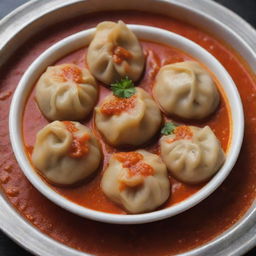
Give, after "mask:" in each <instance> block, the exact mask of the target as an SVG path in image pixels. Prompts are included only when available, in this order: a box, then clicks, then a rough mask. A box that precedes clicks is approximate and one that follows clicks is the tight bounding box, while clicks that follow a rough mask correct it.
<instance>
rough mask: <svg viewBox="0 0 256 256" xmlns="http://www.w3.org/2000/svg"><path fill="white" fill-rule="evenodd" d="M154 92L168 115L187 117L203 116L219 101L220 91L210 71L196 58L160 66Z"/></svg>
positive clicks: (207, 114)
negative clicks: (195, 59) (196, 60)
mask: <svg viewBox="0 0 256 256" xmlns="http://www.w3.org/2000/svg"><path fill="white" fill-rule="evenodd" d="M153 93H154V97H155V98H156V99H157V101H158V102H159V104H160V105H161V107H162V108H163V110H164V111H165V112H166V113H167V114H170V115H176V116H178V117H181V118H185V119H203V118H205V117H207V116H209V115H210V114H212V113H213V112H214V111H215V110H216V108H217V106H218V104H219V93H218V90H217V88H216V85H215V82H214V81H213V79H212V77H211V75H210V73H209V72H208V71H206V70H205V69H204V68H202V67H201V65H199V64H198V63H197V62H195V61H184V62H179V63H174V64H169V65H165V66H163V67H161V68H160V70H159V72H158V74H157V76H156V81H155V85H154V87H153Z"/></svg>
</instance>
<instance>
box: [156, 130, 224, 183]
mask: <svg viewBox="0 0 256 256" xmlns="http://www.w3.org/2000/svg"><path fill="white" fill-rule="evenodd" d="M169 133H170V135H167V136H163V137H162V138H161V140H160V149H161V157H162V159H163V161H164V163H165V164H166V166H167V168H168V170H169V171H170V173H171V174H172V175H173V176H174V177H176V178H177V179H179V180H180V181H182V182H185V183H200V182H203V181H206V180H208V179H209V178H211V177H212V175H213V174H215V173H216V172H217V171H218V170H219V168H220V167H221V165H222V164H223V162H224V161H225V154H224V152H223V150H222V148H221V145H220V142H219V140H218V139H217V137H216V136H215V134H214V133H213V131H212V130H211V128H210V127H209V126H205V127H204V128H199V127H195V126H178V127H176V128H174V127H172V128H171V130H170V132H169Z"/></svg>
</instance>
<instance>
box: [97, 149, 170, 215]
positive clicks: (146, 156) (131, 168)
mask: <svg viewBox="0 0 256 256" xmlns="http://www.w3.org/2000/svg"><path fill="white" fill-rule="evenodd" d="M101 187H102V190H103V192H104V193H105V194H106V196H107V197H108V198H109V199H111V200H112V201H114V202H115V203H117V204H119V205H121V206H122V207H124V208H125V209H126V210H127V211H129V212H131V213H141V212H148V211H152V210H154V209H156V208H157V207H159V206H160V205H162V204H163V203H164V202H165V201H166V200H167V199H168V197H169V194H170V182H169V179H168V176H167V169H166V166H165V164H164V163H163V162H162V160H161V158H160V157H159V156H157V155H155V154H152V153H149V152H147V151H145V150H138V151H134V152H122V153H116V154H113V155H112V157H111V158H110V161H109V165H108V167H107V169H106V170H105V172H104V174H103V178H102V181H101Z"/></svg>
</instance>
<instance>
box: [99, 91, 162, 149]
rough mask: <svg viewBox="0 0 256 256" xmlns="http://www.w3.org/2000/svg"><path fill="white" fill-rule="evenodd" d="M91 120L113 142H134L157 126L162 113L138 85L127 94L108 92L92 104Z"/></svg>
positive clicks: (144, 138)
mask: <svg viewBox="0 0 256 256" xmlns="http://www.w3.org/2000/svg"><path fill="white" fill-rule="evenodd" d="M95 112H96V115H95V124H96V127H97V129H98V130H99V131H100V133H101V134H102V135H103V137H104V138H105V140H106V141H107V142H108V143H109V144H111V145H113V146H123V145H132V146H138V145H142V144H144V143H146V142H147V141H148V140H150V139H151V138H152V137H153V136H154V135H155V134H156V132H157V131H158V130H159V128H160V125H161V121H162V116H161V112H160V110H159V108H158V106H157V105H156V103H155V102H154V100H153V99H152V97H151V96H150V95H149V94H148V93H147V92H145V91H144V90H143V89H141V88H136V93H135V94H134V95H132V96H131V97H129V98H119V97H116V96H115V95H114V94H113V93H111V94H110V95H108V96H107V97H106V98H105V99H104V100H103V102H102V103H101V105H100V106H99V107H96V108H95Z"/></svg>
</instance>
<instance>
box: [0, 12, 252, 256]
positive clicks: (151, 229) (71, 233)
mask: <svg viewBox="0 0 256 256" xmlns="http://www.w3.org/2000/svg"><path fill="white" fill-rule="evenodd" d="M119 19H121V20H123V21H124V22H126V23H131V24H142V25H150V26H155V27H160V28H164V29H167V30H170V31H172V32H175V33H178V34H180V35H182V36H185V37H187V38H189V39H191V40H193V41H194V42H196V43H198V44H200V45H201V46H202V47H204V48H205V49H206V50H208V51H209V52H210V53H211V54H213V55H214V56H215V57H216V58H217V59H218V60H219V61H220V62H221V63H222V64H223V65H224V67H225V68H226V69H227V70H228V72H229V73H230V75H231V76H232V78H233V80H234V81H235V83H236V85H237V88H238V90H239V92H240V95H241V99H242V101H243V106H244V112H245V138H244V143H243V147H242V150H241V153H240V155H239V159H238V161H237V163H236V165H235V167H234V168H233V170H232V172H231V173H230V175H229V176H228V178H227V179H226V180H225V182H224V183H223V184H222V185H221V186H220V187H219V188H218V189H217V190H216V191H215V192H214V193H213V194H212V195H211V196H209V197H208V198H207V199H206V200H204V201H203V202H201V203H200V204H199V205H197V206H195V207H193V208H192V209H190V210H188V211H186V212H184V213H182V214H179V215H177V216H175V217H172V218H169V219H166V220H163V221H158V222H155V223H151V224H143V225H125V226H123V225H111V224H104V223H98V222H95V221H91V220H88V219H84V218H81V217H78V216H76V215H74V214H72V213H69V212H67V211H65V210H63V209H61V208H60V207H58V206H56V205H55V204H53V203H52V202H50V201H49V200H48V199H46V198H45V197H44V196H43V195H41V194H40V193H39V192H38V191H37V190H36V189H35V188H34V187H33V186H32V185H31V184H30V183H29V181H28V180H27V179H26V178H25V176H24V175H23V173H22V171H21V169H20V168H19V166H18V164H17V162H16V160H15V157H14V155H13V152H12V148H11V145H10V141H9V136H8V113H9V107H10V102H11V98H12V95H13V92H14V90H15V88H16V86H17V84H18V82H19V80H20V78H21V76H22V75H23V73H24V72H25V71H26V69H27V68H28V66H29V65H30V64H31V63H32V62H33V60H34V59H35V58H36V57H37V56H38V55H39V54H41V53H42V52H43V51H44V50H46V49H47V48H48V47H50V46H51V45H52V44H54V43H55V42H57V41H59V40H61V39H62V38H64V37H66V36H68V35H71V34H74V33H76V32H78V31H81V30H84V29H87V28H91V27H95V25H96V24H97V23H99V22H101V21H105V20H113V21H118V20H119ZM143 47H144V48H147V49H148V52H147V53H146V54H147V55H148V56H149V58H147V68H148V71H146V72H147V76H146V77H144V79H143V80H142V81H140V86H141V87H143V88H145V89H146V90H147V86H151V85H150V80H151V77H154V76H155V74H156V73H157V70H158V67H159V66H160V65H163V64H165V62H168V63H171V62H173V63H175V62H178V61H182V60H184V59H187V58H188V57H187V56H184V55H182V56H181V53H180V52H177V51H175V50H173V49H171V48H166V47H161V46H159V49H158V51H157V53H158V54H155V52H154V51H151V50H150V48H152V47H154V46H152V47H151V43H150V42H145V43H143ZM161 49H162V50H161ZM166 50H167V51H168V52H169V53H168V54H166ZM81 53H82V55H83V54H85V52H84V50H81V52H80V53H74V54H71V55H69V56H67V59H63V60H62V61H63V62H66V61H70V60H71V59H73V58H74V57H75V56H77V57H78V60H76V62H77V63H83V61H84V56H82V55H81ZM76 54H77V55H76ZM166 56H171V58H166ZM70 58H71V59H70ZM153 59H154V61H152V60H153ZM1 74H2V77H1V80H0V116H1V119H0V137H1V140H0V154H1V158H0V183H1V189H2V191H3V192H4V193H5V195H6V197H7V198H8V200H9V201H10V203H11V204H12V205H13V206H14V207H15V208H16V209H17V211H18V212H19V213H20V214H21V215H22V216H23V217H24V218H26V219H27V220H28V221H29V222H30V223H31V224H33V225H34V226H35V227H36V228H37V229H38V230H40V231H41V232H43V233H45V234H47V235H48V236H50V237H51V238H53V239H55V240H57V241H59V242H60V243H63V244H65V245H67V246H70V247H72V248H76V249H77V250H81V251H83V252H87V253H90V254H93V255H99V256H107V255H111V256H130V255H135V256H144V255H147V256H163V255H174V254H178V253H182V252H185V251H188V250H191V249H193V248H196V247H198V246H200V245H203V244H205V243H206V242H209V241H210V240H212V239H213V238H215V237H216V236H217V235H219V234H221V233H222V232H224V231H225V230H227V229H228V228H229V227H231V226H232V225H233V224H235V223H236V222H237V221H238V220H239V219H240V218H241V217H242V216H243V215H244V214H245V212H246V211H247V210H248V208H249V207H250V206H251V205H252V203H253V201H254V199H255V195H256V185H255V184H256V162H255V158H256V129H255V127H256V112H255V109H256V82H255V75H254V74H253V73H252V72H251V71H250V69H249V68H248V65H247V63H246V62H245V61H244V60H243V59H242V58H241V57H240V56H239V55H238V54H237V53H236V51H234V50H233V49H232V48H231V47H230V46H228V45H227V44H226V43H225V42H223V41H221V40H218V39H217V38H216V37H215V36H213V35H210V34H209V33H207V32H204V31H202V30H200V29H198V28H196V27H193V26H192V25H189V24H186V23H183V22H181V21H178V20H174V19H172V18H170V17H167V16H164V15H157V14H153V13H144V12H143V13H142V12H136V11H129V12H121V11H119V12H106V13H97V14H93V15H85V16H83V17H80V18H76V19H73V20H69V21H68V22H62V23H59V24H56V25H54V26H52V27H50V28H47V29H46V30H45V31H42V32H40V33H38V34H37V35H36V36H34V37H33V39H31V40H29V41H28V42H26V43H25V45H23V46H22V47H20V48H19V49H18V50H17V52H15V54H14V55H13V57H12V58H11V59H10V61H9V62H8V63H7V64H6V65H5V66H4V67H3V68H2V69H1ZM101 90H102V91H103V92H102V95H104V92H105V95H106V94H107V93H108V90H107V89H105V88H101ZM31 98H33V94H32V95H31ZM100 101H101V98H100V99H99V102H100ZM38 113H39V110H38V109H37V106H36V104H35V103H34V101H33V100H31V99H29V100H28V102H27V108H26V111H25V114H24V134H25V135H26V134H29V136H25V139H26V144H27V146H28V147H27V149H28V151H29V152H31V150H32V148H31V146H32V145H34V139H35V134H36V132H37V131H38V130H39V129H40V128H42V127H43V126H44V125H45V124H47V121H46V120H45V119H44V117H43V116H42V115H38ZM29 115H31V117H34V118H33V120H28V119H29V118H28V116H29ZM31 119H32V118H31ZM216 119H217V120H219V122H215V120H216ZM226 119H227V109H226V108H225V104H224V102H223V100H221V103H220V106H219V109H218V111H217V112H216V113H215V114H214V116H213V117H211V118H210V119H209V120H208V121H206V122H207V124H208V125H209V126H210V127H211V128H212V129H214V131H215V133H216V134H217V136H218V138H219V139H220V140H221V143H222V146H223V147H224V148H225V145H226V143H227V142H225V138H227V136H228V133H229V128H228V127H229V126H227V127H224V126H222V125H220V124H224V123H226V122H227V120H226ZM27 120H28V121H27ZM199 125H203V123H202V124H199ZM148 149H149V150H151V151H152V152H157V146H155V148H154V147H152V148H150V147H149V148H148ZM105 150H106V151H109V152H112V151H113V149H112V148H110V147H108V146H107V145H106V149H105ZM97 179H98V180H97ZM99 181H100V175H99V176H98V177H97V178H96V179H94V180H93V182H92V183H90V184H89V186H81V187H78V188H74V189H69V190H68V192H67V193H66V192H65V191H66V190H65V189H63V190H61V189H60V191H59V192H60V193H63V194H64V195H65V193H66V195H65V196H67V197H69V198H75V199H76V201H77V202H79V203H80V202H81V203H82V202H84V200H85V199H84V192H86V193H88V194H89V193H90V192H91V193H92V191H93V193H94V194H95V199H91V202H89V203H92V205H93V204H95V205H93V207H96V206H97V205H98V204H100V203H101V200H103V201H104V200H106V199H105V198H104V197H102V198H101V197H99V195H101V193H102V192H101V191H100V188H99V187H98V186H97V183H99ZM171 181H172V197H170V201H169V202H168V204H173V203H176V202H178V201H179V200H182V199H183V198H186V197H187V196H189V195H191V194H192V193H194V192H196V191H197V190H198V188H195V187H189V188H188V187H187V186H185V185H184V184H181V183H179V182H177V181H175V180H171ZM93 183H96V185H95V184H93ZM85 188H86V189H85ZM95 188H97V189H96V190H95ZM175 191H178V195H179V196H177V193H176V192H175ZM98 200H99V202H97V201H98ZM117 210H119V209H116V208H115V207H114V206H113V205H109V208H108V211H109V212H111V211H117ZM121 213H122V212H121Z"/></svg>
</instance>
